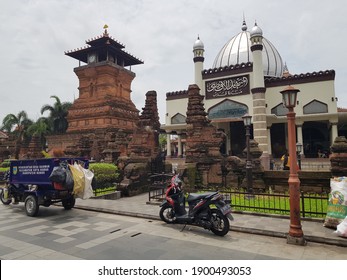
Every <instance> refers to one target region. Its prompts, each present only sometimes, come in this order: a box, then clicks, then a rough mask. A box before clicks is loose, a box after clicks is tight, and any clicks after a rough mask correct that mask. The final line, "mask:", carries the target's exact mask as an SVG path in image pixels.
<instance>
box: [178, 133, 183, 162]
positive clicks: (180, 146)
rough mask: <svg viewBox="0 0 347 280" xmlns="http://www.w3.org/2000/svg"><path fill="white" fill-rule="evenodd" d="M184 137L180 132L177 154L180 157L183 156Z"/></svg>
mask: <svg viewBox="0 0 347 280" xmlns="http://www.w3.org/2000/svg"><path fill="white" fill-rule="evenodd" d="M181 140H182V138H181V135H180V134H178V138H177V145H178V151H177V156H178V157H182V141H181Z"/></svg>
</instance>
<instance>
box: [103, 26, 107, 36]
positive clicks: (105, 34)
mask: <svg viewBox="0 0 347 280" xmlns="http://www.w3.org/2000/svg"><path fill="white" fill-rule="evenodd" d="M107 28H108V25H107V24H105V25H104V29H105V31H104V36H108V32H107Z"/></svg>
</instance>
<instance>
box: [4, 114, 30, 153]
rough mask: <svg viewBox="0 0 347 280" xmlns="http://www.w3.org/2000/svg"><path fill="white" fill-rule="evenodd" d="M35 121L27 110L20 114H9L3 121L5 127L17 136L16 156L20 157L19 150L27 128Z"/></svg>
mask: <svg viewBox="0 0 347 280" xmlns="http://www.w3.org/2000/svg"><path fill="white" fill-rule="evenodd" d="M32 123H33V121H32V120H30V119H29V118H28V114H27V113H26V112H25V111H20V112H19V113H18V115H17V116H16V115H14V114H8V115H7V116H5V118H4V119H3V121H2V125H3V129H4V130H6V131H7V132H9V133H11V134H13V135H14V136H15V138H16V148H15V158H16V159H18V158H19V152H20V148H21V145H22V143H23V140H24V136H25V132H26V130H27V128H28V127H29V126H30V125H31V124H32Z"/></svg>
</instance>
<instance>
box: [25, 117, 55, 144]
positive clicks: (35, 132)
mask: <svg viewBox="0 0 347 280" xmlns="http://www.w3.org/2000/svg"><path fill="white" fill-rule="evenodd" d="M51 128H52V127H51V125H50V123H49V120H48V119H47V118H45V117H41V118H39V119H38V120H37V121H36V122H35V123H33V124H32V125H30V126H29V127H28V129H27V133H28V134H29V135H30V136H31V137H34V136H36V137H38V138H39V139H40V143H41V149H42V150H45V147H46V137H45V136H46V135H47V134H49V133H50V130H51Z"/></svg>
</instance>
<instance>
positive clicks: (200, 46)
mask: <svg viewBox="0 0 347 280" xmlns="http://www.w3.org/2000/svg"><path fill="white" fill-rule="evenodd" d="M203 49H204V43H203V42H202V41H201V40H200V38H199V37H198V39H197V40H196V41H195V43H194V45H193V50H203Z"/></svg>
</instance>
